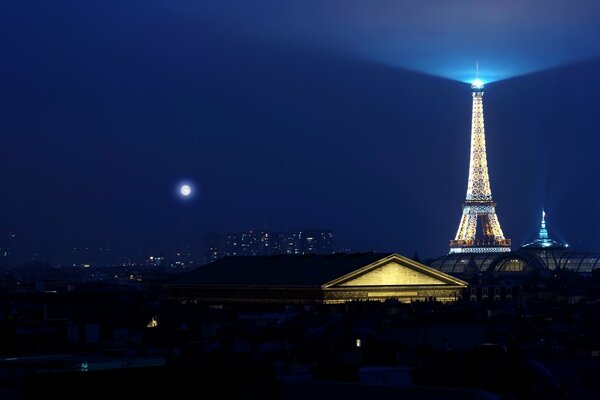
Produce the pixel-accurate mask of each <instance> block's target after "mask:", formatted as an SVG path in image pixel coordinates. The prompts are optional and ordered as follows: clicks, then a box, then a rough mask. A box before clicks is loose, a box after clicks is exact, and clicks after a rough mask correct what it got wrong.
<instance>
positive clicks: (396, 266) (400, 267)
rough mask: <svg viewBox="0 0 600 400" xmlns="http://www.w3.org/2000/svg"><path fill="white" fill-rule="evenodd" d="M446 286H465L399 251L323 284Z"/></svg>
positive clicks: (464, 283)
mask: <svg viewBox="0 0 600 400" xmlns="http://www.w3.org/2000/svg"><path fill="white" fill-rule="evenodd" d="M448 285H451V286H456V285H458V286H466V282H463V281H462V280H460V279H456V278H454V277H452V276H450V275H447V274H445V273H443V272H440V271H438V270H435V269H433V268H430V267H428V266H426V265H424V264H421V263H419V262H417V261H414V260H411V259H409V258H406V257H403V256H401V255H399V254H392V255H390V256H388V257H385V258H383V259H381V260H378V261H376V262H374V263H372V264H369V265H367V266H364V267H363V268H360V269H358V270H355V271H353V272H351V273H349V274H346V275H344V276H342V277H340V278H337V279H335V280H333V281H331V282H328V283H326V284H325V285H323V287H324V288H335V287H348V288H350V287H365V286H371V287H374V286H448Z"/></svg>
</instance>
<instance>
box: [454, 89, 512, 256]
mask: <svg viewBox="0 0 600 400" xmlns="http://www.w3.org/2000/svg"><path fill="white" fill-rule="evenodd" d="M471 89H472V90H473V119H472V121H471V158H470V163H469V182H468V184H467V198H466V200H465V202H464V203H463V212H462V217H461V219H460V225H459V226H458V231H457V232H456V237H455V238H454V240H451V241H450V253H495V252H507V251H510V239H505V238H504V233H502V228H500V222H498V216H497V215H496V203H494V202H493V201H492V190H491V188H490V177H489V175H488V167H487V156H486V153H485V128H484V125H483V82H481V80H479V79H475V81H474V82H473V84H472V85H471ZM478 220H481V234H478V233H477V221H478Z"/></svg>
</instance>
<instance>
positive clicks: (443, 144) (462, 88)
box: [0, 1, 600, 260]
mask: <svg viewBox="0 0 600 400" xmlns="http://www.w3.org/2000/svg"><path fill="white" fill-rule="evenodd" d="M522 3H523V4H526V5H524V6H520V5H516V2H510V5H509V6H507V7H506V8H502V9H501V10H499V11H498V12H499V14H498V15H500V16H501V17H502V18H505V17H506V18H508V17H509V16H510V15H511V14H510V13H511V12H512V13H513V14H515V15H516V16H517V17H518V18H515V19H514V22H513V23H511V25H510V26H511V27H515V31H514V32H513V31H510V30H509V31H507V32H506V33H505V35H506V43H504V44H503V43H500V42H499V41H498V39H494V40H492V39H491V38H490V35H491V34H492V33H494V32H496V31H495V30H492V31H490V32H487V31H485V32H483V34H482V35H480V36H477V34H478V32H480V31H481V30H482V26H483V25H484V24H486V23H488V24H490V25H491V26H494V27H496V26H498V21H497V19H496V17H497V15H493V13H491V11H493V10H491V11H490V7H489V6H488V5H473V7H472V9H471V11H470V12H469V13H467V14H468V15H467V14H465V15H464V16H462V14H454V13H448V14H445V12H444V10H445V9H436V11H435V12H434V17H435V18H433V20H431V21H429V20H428V19H427V15H428V13H427V12H426V10H425V9H424V8H423V7H418V8H415V9H413V11H412V12H413V13H414V15H415V21H421V22H423V25H422V27H420V28H419V27H417V26H413V25H411V29H412V30H414V34H415V35H413V36H412V37H416V35H417V34H418V33H419V30H422V32H424V33H425V32H430V31H432V30H433V29H434V28H435V27H437V26H439V27H440V29H441V30H442V32H443V34H444V35H445V36H444V37H446V38H447V39H448V40H447V42H446V44H447V45H446V46H445V47H444V48H443V49H440V47H439V46H438V45H436V46H433V47H432V46H431V45H430V41H425V42H421V41H419V42H418V44H419V49H421V51H422V52H423V53H428V54H432V55H435V57H434V58H435V59H438V60H439V59H444V58H446V59H448V60H450V59H456V57H457V56H460V57H461V58H462V61H461V63H464V64H465V65H469V66H473V67H472V68H473V70H474V65H475V61H477V60H479V65H480V70H481V71H482V75H485V74H487V72H489V71H493V70H494V69H497V68H499V67H500V64H497V65H494V64H492V63H493V62H494V59H498V58H502V56H506V57H505V58H506V59H507V60H510V61H513V62H514V66H515V67H516V66H523V65H524V64H528V63H529V64H531V66H532V67H531V68H524V67H523V68H520V69H518V70H519V73H512V72H506V74H505V75H504V76H503V78H502V79H501V80H498V81H495V82H490V83H488V82H486V83H487V84H486V90H487V93H488V94H489V97H486V128H487V131H488V132H489V134H488V137H487V138H486V140H487V141H488V145H489V150H488V163H489V165H490V169H491V170H493V174H492V176H491V181H492V182H491V184H492V186H493V187H494V200H495V201H496V202H497V203H498V204H499V210H498V212H499V214H500V215H501V216H502V228H503V231H504V233H505V234H506V236H507V237H510V238H511V239H512V240H513V247H515V248H517V247H519V246H520V245H521V244H523V243H527V242H528V241H530V240H531V239H532V238H533V237H534V235H535V233H536V230H537V227H538V222H539V221H538V216H539V213H540V212H541V210H542V209H545V210H546V212H547V213H548V215H549V216H550V220H551V222H552V226H551V228H554V229H555V231H556V232H557V233H558V234H559V236H561V237H562V238H564V240H566V241H568V242H569V243H570V244H571V246H572V247H573V248H577V249H581V250H587V251H598V250H600V245H598V243H600V224H599V223H598V221H599V219H600V210H598V209H597V207H596V204H597V203H598V200H599V199H600V189H598V188H597V187H596V186H595V185H594V184H593V182H594V179H593V178H594V176H595V174H596V171H597V170H598V169H599V168H600V165H599V163H600V161H599V160H598V157H596V151H595V149H596V148H597V147H598V145H599V144H600V143H599V141H598V136H597V132H598V131H600V121H598V119H597V117H596V107H595V104H594V102H593V101H589V100H587V101H581V100H580V99H581V98H582V96H584V98H585V99H593V98H595V97H597V96H598V95H599V94H600V77H599V76H598V74H597V72H596V71H597V70H598V67H599V66H600V59H599V58H598V57H597V55H598V54H600V52H599V51H598V50H599V49H598V45H597V43H596V42H595V40H593V38H595V37H596V36H595V35H593V33H595V32H596V30H597V29H598V28H597V27H595V26H594V25H591V24H590V21H593V20H594V18H593V17H594V16H595V15H598V11H599V10H598V7H597V5H595V4H594V3H592V2H581V3H578V4H579V6H578V7H571V6H568V5H563V6H561V5H560V4H555V5H553V6H552V7H551V8H548V9H543V10H541V11H543V12H541V13H539V14H536V15H533V14H529V12H530V11H532V10H535V6H534V5H533V2H522ZM74 4H75V3H72V4H71V3H69V2H66V3H65V4H60V5H54V6H53V7H52V8H51V9H48V8H47V7H48V6H44V5H43V4H40V5H39V8H37V9H35V10H34V9H32V8H30V7H29V6H28V5H23V4H11V5H9V6H7V10H6V12H5V13H3V15H2V16H0V18H1V21H0V22H1V26H2V27H3V28H2V29H3V32H4V33H5V34H4V35H2V37H3V39H2V45H3V48H4V49H5V57H4V60H3V61H2V63H1V64H0V86H1V87H2V96H0V97H1V101H2V103H1V104H0V148H1V149H2V151H3V156H2V157H1V158H0V181H1V182H3V193H4V195H3V198H2V201H1V207H0V232H6V233H8V232H13V233H14V234H16V235H17V238H18V239H19V240H20V241H22V243H23V247H24V248H27V249H31V251H35V252H37V253H39V254H42V255H45V258H47V259H49V260H55V259H60V258H61V257H63V256H64V252H66V251H68V249H70V248H72V247H73V246H78V247H79V246H83V247H94V248H100V247H103V246H105V245H106V244H107V243H108V244H110V246H111V248H114V249H125V250H126V249H140V248H143V249H156V250H155V251H156V252H158V251H161V250H164V251H165V252H167V251H173V250H174V249H176V248H177V247H178V246H180V245H181V244H182V243H185V244H189V245H192V244H193V243H202V241H203V237H204V236H205V235H206V234H208V233H210V232H214V231H219V232H230V231H243V230H247V229H257V230H258V229H262V230H290V229H296V228H298V227H301V226H322V227H327V228H328V229H331V230H332V231H334V232H336V238H337V240H338V241H339V245H340V247H343V248H352V249H356V250H376V251H395V252H399V253H401V254H407V255H412V254H414V253H415V252H417V253H418V254H419V255H420V256H421V257H436V256H439V255H442V254H445V253H446V251H447V241H448V238H450V237H453V236H454V234H455V229H456V205H457V204H459V203H460V202H461V201H463V200H464V182H465V179H466V178H467V167H468V147H469V139H470V138H469V128H470V127H469V125H470V111H471V110H470V99H469V93H470V87H469V84H465V83H463V82H459V81H458V80H456V79H458V78H452V79H446V78H451V77H450V76H445V77H441V76H444V74H441V73H437V72H436V71H434V70H428V69H427V68H425V66H424V67H423V68H420V69H419V68H416V67H415V68H413V67H411V66H410V65H404V64H395V63H391V62H386V61H385V60H383V59H377V58H376V57H371V56H363V55H362V53H361V52H360V51H358V50H357V51H350V52H348V51H345V50H346V49H345V46H344V45H343V44H344V43H346V42H345V41H343V42H344V43H341V44H340V46H339V47H336V46H335V43H337V42H335V40H333V39H332V38H336V37H338V36H337V35H338V34H339V32H338V31H336V32H333V34H332V31H331V29H334V28H328V29H326V30H325V29H324V28H323V29H322V26H324V25H327V24H323V23H322V22H323V21H325V22H327V21H328V20H330V19H332V18H333V19H335V18H334V17H333V16H334V15H338V14H336V12H338V13H339V15H343V16H344V18H340V19H335V26H338V27H340V26H345V25H344V24H348V25H347V26H348V27H351V28H352V29H350V28H349V30H348V32H349V38H351V37H354V36H356V35H360V34H361V32H363V33H364V32H367V33H368V32H370V31H369V29H371V28H373V27H374V26H377V24H378V21H379V22H381V24H383V26H387V23H386V21H388V16H387V15H385V13H384V11H386V10H384V9H383V8H382V7H380V6H377V7H374V8H373V10H371V12H370V13H368V18H367V19H368V22H365V23H364V24H363V23H355V22H356V21H355V20H354V19H353V18H357V17H356V15H358V14H359V13H358V11H360V10H359V9H353V10H349V11H347V12H346V11H343V10H342V8H341V6H340V5H339V4H338V3H336V2H332V3H331V4H330V5H327V6H320V7H324V8H325V9H327V10H329V11H330V12H331V13H326V14H323V15H325V16H321V17H320V18H322V19H319V21H318V22H319V23H318V24H317V25H318V27H319V29H317V31H318V32H322V33H323V40H324V41H327V40H330V42H327V43H325V42H323V43H316V42H315V36H314V34H312V33H311V32H309V31H310V30H309V29H308V28H306V27H305V25H302V26H303V27H302V28H298V29H300V31H301V32H300V31H299V32H298V35H294V34H293V32H291V30H293V24H292V25H289V24H287V25H286V27H282V26H280V24H277V23H276V21H279V22H283V23H284V24H286V22H289V20H290V18H291V17H290V14H289V13H287V12H284V11H282V10H280V9H274V10H273V13H275V14H274V15H276V16H278V17H279V19H277V18H274V22H272V23H271V22H270V23H268V24H265V26H264V27H263V26H261V25H260V22H261V21H263V22H264V20H263V16H262V15H257V13H259V11H258V10H257V12H256V13H254V14H252V13H250V14H248V15H246V14H244V16H243V17H242V16H239V18H241V19H242V20H243V21H242V22H243V23H241V22H240V24H237V25H236V23H235V21H234V20H235V18H234V20H228V19H223V20H219V21H218V22H217V21H215V22H214V23H213V22H210V21H208V20H207V18H208V19H210V18H209V17H207V16H210V15H216V14H215V13H217V14H219V13H222V12H224V11H223V10H222V9H221V8H220V6H218V5H215V4H212V3H211V4H209V5H207V6H206V8H202V7H201V6H198V8H195V7H192V8H191V9H186V8H185V7H183V6H182V4H181V3H180V2H175V3H173V5H169V6H167V5H166V3H165V4H163V3H162V2H160V1H158V2H155V3H152V4H149V5H148V6H147V9H146V11H145V12H144V13H139V12H138V11H139V10H138V9H137V8H134V7H131V6H129V5H122V4H117V3H110V4H109V5H107V6H106V8H103V9H102V10H97V9H95V8H92V7H91V6H87V5H79V6H74ZM207 4H208V3H207ZM465 4H466V2H464V3H463V2H461V7H463V6H464V5H465ZM584 5H587V6H589V7H584ZM338 6H340V8H338ZM240 7H241V5H240ZM298 7H299V9H298V18H299V22H301V23H302V24H304V23H306V21H307V18H308V19H310V15H311V11H310V10H309V9H308V8H306V6H298ZM165 8H166V9H168V10H169V11H170V12H164V10H165ZM359 8H360V7H359ZM244 9H245V8H244ZM319 9H320V10H322V8H319ZM567 9H568V11H569V13H563V12H562V11H564V10H567ZM183 10H186V11H189V13H187V14H186V13H182V11H183ZM388 11H389V14H390V18H391V17H393V16H397V17H398V18H400V20H405V17H404V16H402V13H401V11H402V10H401V9H400V8H398V7H393V8H392V9H391V10H388ZM478 12H479V13H480V14H479V18H474V15H477V13H478ZM183 14H186V15H185V16H184V15H183ZM284 14H285V15H284ZM219 15H220V14H219ZM346 17H347V19H346ZM473 21H476V22H473ZM551 21H554V22H557V23H556V24H550V22H551ZM577 22H580V23H577ZM438 24H439V25H438ZM455 25H460V26H461V29H460V30H459V31H453V30H452V29H451V28H452V26H455ZM500 25H501V24H500ZM306 26H309V25H306ZM332 26H334V25H332ZM528 26H530V27H531V29H532V32H528V31H527V28H526V27H528ZM67 27H68V28H67ZM153 27H154V28H156V27H161V28H160V29H153ZM361 27H362V28H361ZM544 29H547V33H548V35H543V34H541V33H543V32H545V31H544ZM392 31H394V32H395V31H396V29H395V28H394V29H392ZM278 32H279V33H281V36H278V35H277V33H278ZM340 32H341V28H340ZM394 32H392V33H394ZM249 33H250V34H249ZM308 33H310V34H311V39H310V40H304V37H305V34H308ZM396 33H397V32H396ZM465 35H466V36H465ZM361 37H362V38H363V39H364V40H365V41H367V42H368V41H369V40H367V39H368V38H371V41H370V42H369V43H370V44H371V45H372V46H371V47H370V49H369V50H374V49H376V48H378V46H379V45H382V47H379V48H380V49H383V48H385V47H386V46H383V44H385V43H383V42H381V38H380V37H379V35H373V36H369V35H368V34H366V33H364V34H363V35H362V36H361ZM390 37H394V38H397V40H398V45H399V48H398V51H399V53H398V56H399V57H400V58H402V57H401V56H403V57H405V58H407V59H409V58H410V59H412V60H414V61H415V62H416V63H417V64H420V65H424V64H423V63H424V60H426V59H427V57H426V56H420V55H419V54H420V53H419V52H418V51H415V50H414V49H412V50H410V51H409V50H407V49H408V47H410V44H411V42H410V41H407V40H408V39H407V38H406V37H402V36H394V35H391V36H390ZM428 37H429V38H430V36H428ZM557 37H558V38H559V39H560V40H558V41H557V40H556V38H557ZM142 38H143V40H142ZM296 38H297V39H298V40H296ZM430 39H431V38H430ZM522 39H523V40H522ZM525 39H527V40H525ZM331 40H333V41H331ZM457 41H461V43H462V44H461V45H460V46H458V45H456V42H457ZM516 42H519V43H520V44H519V45H518V46H517V45H515V43H516ZM386 43H387V42H386ZM524 43H535V44H539V45H540V46H538V47H536V49H537V50H536V51H535V52H533V53H532V54H530V55H529V56H527V55H526V54H525V53H524V52H523V49H524V47H526V46H525V44H524ZM330 44H333V45H332V46H329V45H330ZM387 44H389V43H387ZM486 44H487V46H486ZM513 45H514V46H516V47H514V46H513ZM575 45H577V46H575ZM553 46H554V47H553ZM548 47H550V48H553V49H554V53H552V54H551V56H552V60H550V59H548V58H547V57H546V56H544V55H541V54H539V50H540V49H544V48H548ZM575 47H576V48H575ZM353 50H356V49H353ZM442 50H443V51H442ZM513 50H514V52H517V50H519V51H518V52H517V53H518V54H517V56H515V54H514V52H513ZM386 51H387V50H386ZM479 53H485V54H479ZM492 53H494V57H492V58H490V57H489V55H490V54H492ZM575 53H577V54H575ZM369 54H373V53H372V52H369ZM453 54H454V55H453ZM387 55H390V54H387ZM419 57H420V58H419ZM432 57H433V56H432ZM548 57H550V55H549V56H548ZM384 58H385V57H384ZM430 64H431V63H430ZM504 66H505V65H504ZM515 71H516V69H515ZM513 72H514V71H513ZM526 72H532V73H526ZM472 73H473V74H474V73H475V71H472ZM492 80H493V79H492ZM183 182H186V184H190V185H192V186H193V196H189V198H186V199H182V198H181V197H180V196H179V195H178V194H177V190H178V189H179V188H180V187H181V185H182V183H183ZM192 186H190V188H191V187H192ZM169 249H171V250H169Z"/></svg>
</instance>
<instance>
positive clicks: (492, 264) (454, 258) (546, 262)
mask: <svg viewBox="0 0 600 400" xmlns="http://www.w3.org/2000/svg"><path fill="white" fill-rule="evenodd" d="M430 266H431V267H433V268H436V269H438V270H440V271H442V272H445V273H447V274H452V275H465V274H467V275H468V274H472V273H475V272H522V271H525V272H527V271H532V270H536V269H549V270H557V269H564V270H569V271H574V272H579V273H584V274H585V273H591V272H592V271H593V270H594V269H597V268H600V254H598V253H584V252H576V251H571V250H570V249H569V246H568V245H567V244H566V243H560V242H558V241H556V240H553V239H551V238H550V236H549V234H548V230H547V228H546V214H545V212H543V211H542V221H541V225H540V229H539V231H538V235H537V237H536V238H535V240H534V241H533V242H531V243H528V244H525V245H523V246H522V247H521V248H520V249H519V250H516V251H511V252H509V253H458V254H456V253H451V254H448V255H445V256H442V257H440V258H437V259H435V260H433V261H432V262H431V263H430Z"/></svg>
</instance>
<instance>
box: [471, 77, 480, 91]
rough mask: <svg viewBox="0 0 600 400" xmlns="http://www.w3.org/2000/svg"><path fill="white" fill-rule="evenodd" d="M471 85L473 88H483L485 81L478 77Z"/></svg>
mask: <svg viewBox="0 0 600 400" xmlns="http://www.w3.org/2000/svg"><path fill="white" fill-rule="evenodd" d="M471 87H472V88H473V89H481V88H483V81H482V80H481V79H479V78H477V79H475V80H474V81H473V84H472V85H471Z"/></svg>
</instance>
